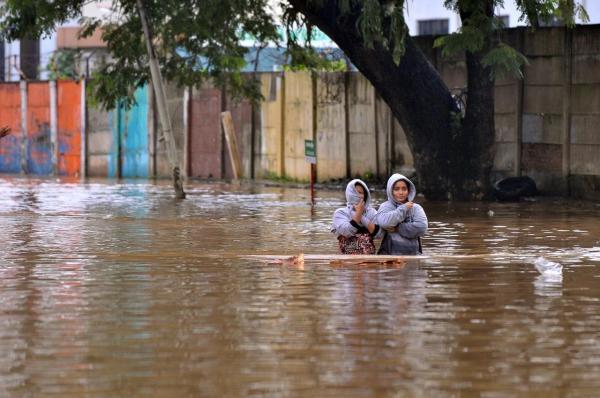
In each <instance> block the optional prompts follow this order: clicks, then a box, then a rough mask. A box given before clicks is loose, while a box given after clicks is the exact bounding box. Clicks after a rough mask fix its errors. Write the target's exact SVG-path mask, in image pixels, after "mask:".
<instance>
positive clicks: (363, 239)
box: [331, 179, 381, 254]
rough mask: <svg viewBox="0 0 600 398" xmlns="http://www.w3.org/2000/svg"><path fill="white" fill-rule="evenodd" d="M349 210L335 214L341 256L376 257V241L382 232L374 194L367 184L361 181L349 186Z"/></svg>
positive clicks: (333, 227)
mask: <svg viewBox="0 0 600 398" xmlns="http://www.w3.org/2000/svg"><path fill="white" fill-rule="evenodd" d="M346 202H347V205H346V207H342V208H339V209H337V210H336V211H335V212H334V213H333V225H332V226H331V232H333V233H334V234H335V236H336V238H337V240H338V243H339V246H340V253H342V254H375V242H374V241H373V239H374V238H376V237H379V236H380V234H381V230H380V228H379V226H378V225H377V224H375V217H376V215H377V212H376V211H375V209H373V208H372V207H371V205H370V204H371V194H370V193H369V188H367V184H365V183H364V182H363V181H361V180H359V179H355V180H352V181H350V182H349V183H348V185H347V186H346Z"/></svg>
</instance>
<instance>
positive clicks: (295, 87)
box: [283, 72, 314, 181]
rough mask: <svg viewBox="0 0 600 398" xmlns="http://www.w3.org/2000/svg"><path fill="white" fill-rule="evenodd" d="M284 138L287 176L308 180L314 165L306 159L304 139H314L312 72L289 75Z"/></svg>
mask: <svg viewBox="0 0 600 398" xmlns="http://www.w3.org/2000/svg"><path fill="white" fill-rule="evenodd" d="M283 137H284V162H285V164H284V171H285V175H286V176H287V177H290V178H294V179H298V180H303V181H308V180H309V179H310V165H309V164H308V163H307V162H306V160H305V158H304V141H305V140H312V139H314V134H313V84H312V78H311V75H310V73H308V72H292V73H286V74H285V109H284V129H283Z"/></svg>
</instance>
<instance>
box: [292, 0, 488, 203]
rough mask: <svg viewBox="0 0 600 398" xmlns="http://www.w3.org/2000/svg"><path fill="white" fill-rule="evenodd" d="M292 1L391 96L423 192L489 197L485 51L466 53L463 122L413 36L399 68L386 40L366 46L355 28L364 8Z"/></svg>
mask: <svg viewBox="0 0 600 398" xmlns="http://www.w3.org/2000/svg"><path fill="white" fill-rule="evenodd" d="M289 2H290V4H291V5H292V6H293V7H294V9H295V10H297V11H299V12H300V13H302V14H303V15H304V16H305V17H306V18H307V20H308V22H309V23H311V24H313V25H315V26H317V27H318V28H319V29H320V30H321V31H323V32H324V33H325V34H327V35H328V36H329V37H330V38H331V39H332V40H333V41H335V42H336V43H337V45H338V46H339V47H340V48H341V49H342V50H343V51H344V52H345V53H346V55H347V56H348V57H349V59H350V60H351V61H352V63H353V64H354V65H355V66H356V67H357V68H358V69H359V70H360V71H361V72H362V73H363V74H364V75H365V77H366V78H367V79H368V80H369V81H370V82H371V84H373V86H374V87H375V89H376V90H377V92H378V93H379V94H380V95H381V97H382V98H383V99H384V100H385V101H386V103H387V104H388V106H389V107H390V109H391V111H392V113H393V114H394V116H395V117H396V118H397V119H398V121H399V122H400V123H401V125H402V127H403V129H404V131H405V133H406V138H407V140H408V144H409V146H410V148H411V151H412V153H413V156H414V162H415V169H416V173H417V182H418V188H419V191H421V192H423V193H424V194H425V196H426V197H427V198H429V199H452V198H456V199H458V198H460V199H479V198H481V197H483V195H484V193H486V191H487V190H488V188H489V186H490V183H489V178H490V171H491V166H492V161H493V157H492V156H491V154H493V142H494V117H493V112H494V109H493V104H494V103H493V82H491V80H490V78H489V71H488V70H486V69H485V68H483V66H482V64H481V55H480V54H478V55H469V56H468V57H467V66H468V69H469V71H468V80H469V91H468V105H467V113H466V116H465V119H464V120H462V119H461V118H460V113H459V110H458V108H457V106H456V104H455V102H454V100H453V99H452V97H451V93H450V91H449V90H448V88H447V86H446V85H445V83H444V82H443V80H442V78H441V76H440V74H439V73H438V72H437V71H436V70H435V68H434V67H433V66H432V65H431V63H429V61H428V60H427V58H426V57H425V55H424V54H423V53H422V52H421V51H420V50H419V48H418V47H417V46H416V45H415V43H414V41H413V40H412V39H411V38H410V37H409V36H407V37H406V39H405V47H406V51H405V53H404V55H403V56H402V59H401V61H400V64H399V65H396V64H395V63H394V62H393V59H392V53H391V51H390V50H389V49H387V48H385V47H384V46H382V45H381V43H379V42H375V43H374V45H373V48H368V47H366V46H365V45H364V43H363V39H362V37H361V36H360V33H359V31H358V29H357V28H356V26H357V18H358V14H359V10H356V9H355V10H353V11H351V12H349V13H346V14H343V15H342V14H340V12H339V8H338V5H337V3H338V1H334V0H326V1H325V0H324V1H321V2H316V1H310V0H290V1H289ZM315 3H322V5H321V6H318V5H315ZM488 81H489V82H490V83H488ZM480 101H481V102H480Z"/></svg>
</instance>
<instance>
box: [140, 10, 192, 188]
mask: <svg viewBox="0 0 600 398" xmlns="http://www.w3.org/2000/svg"><path fill="white" fill-rule="evenodd" d="M137 8H138V12H139V14H140V20H141V22H142V28H143V29H144V37H145V39H146V49H147V50H148V58H149V63H150V76H151V77H152V87H153V89H154V94H155V96H156V105H157V109H158V117H159V119H160V124H161V126H162V130H163V138H164V140H165V143H166V145H167V157H168V159H169V163H170V164H171V167H172V168H173V188H174V189H175V197H176V198H178V199H183V198H185V192H184V190H183V180H182V176H181V170H180V168H179V159H178V156H177V149H176V148H175V137H174V136H173V128H172V127H171V119H170V117H169V112H168V108H167V95H166V94H165V86H164V82H163V80H162V76H161V74H160V68H159V66H158V61H157V60H156V55H155V54H154V48H153V47H152V34H151V33H150V28H149V27H148V21H147V19H146V11H145V10H144V4H143V2H142V0H137Z"/></svg>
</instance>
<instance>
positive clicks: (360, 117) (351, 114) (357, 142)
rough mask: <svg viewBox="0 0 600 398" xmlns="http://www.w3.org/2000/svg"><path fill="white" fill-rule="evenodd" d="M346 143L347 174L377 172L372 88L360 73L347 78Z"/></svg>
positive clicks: (355, 174)
mask: <svg viewBox="0 0 600 398" xmlns="http://www.w3.org/2000/svg"><path fill="white" fill-rule="evenodd" d="M347 90H348V105H347V111H346V112H348V145H349V151H348V154H349V156H348V157H349V161H350V175H351V176H352V177H356V176H363V177H364V176H365V175H368V174H370V175H374V174H375V173H376V171H377V143H376V139H377V138H376V137H377V135H376V134H375V132H376V127H375V89H374V88H373V86H372V85H371V84H370V83H369V81H368V80H367V79H366V78H365V77H364V76H363V75H361V74H358V73H356V74H354V73H353V74H350V75H349V79H348V87H347Z"/></svg>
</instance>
